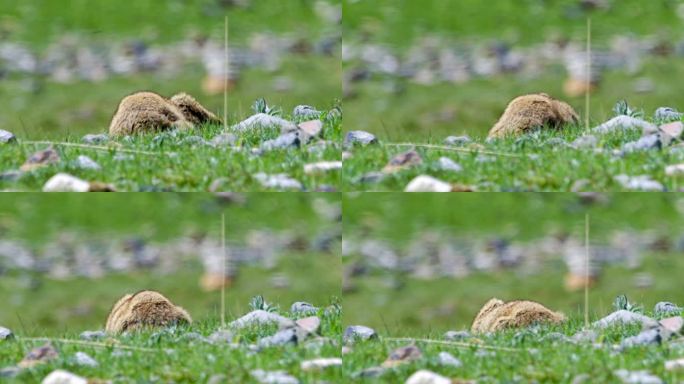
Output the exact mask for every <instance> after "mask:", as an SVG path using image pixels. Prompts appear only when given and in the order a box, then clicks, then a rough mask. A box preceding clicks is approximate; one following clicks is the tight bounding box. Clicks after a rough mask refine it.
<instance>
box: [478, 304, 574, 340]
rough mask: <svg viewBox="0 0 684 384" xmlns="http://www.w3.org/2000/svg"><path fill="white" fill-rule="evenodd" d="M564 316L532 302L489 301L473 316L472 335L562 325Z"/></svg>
mask: <svg viewBox="0 0 684 384" xmlns="http://www.w3.org/2000/svg"><path fill="white" fill-rule="evenodd" d="M563 321H565V315H563V314H562V313H559V312H553V311H551V310H550V309H548V308H546V307H544V306H543V305H541V304H539V303H535V302H534V301H509V302H508V303H504V302H503V301H501V300H499V299H490V300H489V301H488V302H487V304H485V305H484V307H482V309H480V312H479V313H478V314H477V316H475V320H473V325H472V327H471V330H472V332H473V333H487V332H496V331H501V330H504V329H508V328H525V327H528V326H530V325H532V324H535V323H555V324H558V323H562V322H563Z"/></svg>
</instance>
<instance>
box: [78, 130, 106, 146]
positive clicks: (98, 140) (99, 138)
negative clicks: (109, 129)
mask: <svg viewBox="0 0 684 384" xmlns="http://www.w3.org/2000/svg"><path fill="white" fill-rule="evenodd" d="M81 141H82V142H83V143H85V144H92V145H97V144H104V143H106V142H108V141H109V136H108V135H107V134H104V133H102V134H99V135H93V134H89V135H85V136H83V137H82V138H81Z"/></svg>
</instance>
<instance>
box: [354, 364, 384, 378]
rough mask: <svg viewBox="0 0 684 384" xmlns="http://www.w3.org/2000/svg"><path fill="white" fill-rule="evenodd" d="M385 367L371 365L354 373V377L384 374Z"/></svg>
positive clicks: (372, 376)
mask: <svg viewBox="0 0 684 384" xmlns="http://www.w3.org/2000/svg"><path fill="white" fill-rule="evenodd" d="M385 370H386V369H385V368H383V367H370V368H366V369H363V370H360V371H358V372H354V373H353V374H352V377H353V378H356V379H368V378H375V377H380V376H382V374H383V373H385Z"/></svg>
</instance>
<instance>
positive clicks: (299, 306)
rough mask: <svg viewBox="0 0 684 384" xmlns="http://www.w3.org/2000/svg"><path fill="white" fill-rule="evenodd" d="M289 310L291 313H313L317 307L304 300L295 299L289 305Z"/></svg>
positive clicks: (316, 310)
mask: <svg viewBox="0 0 684 384" xmlns="http://www.w3.org/2000/svg"><path fill="white" fill-rule="evenodd" d="M290 312H291V313H293V314H298V315H299V314H313V313H316V312H318V308H317V307H314V306H313V305H312V304H309V303H307V302H305V301H297V302H294V303H292V305H291V306H290Z"/></svg>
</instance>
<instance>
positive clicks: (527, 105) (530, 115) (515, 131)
mask: <svg viewBox="0 0 684 384" xmlns="http://www.w3.org/2000/svg"><path fill="white" fill-rule="evenodd" d="M578 120H579V116H578V115H577V113H576V112H575V110H574V109H573V108H572V107H571V106H570V105H569V104H567V103H565V102H562V101H559V100H556V99H554V98H552V97H551V96H549V95H547V94H545V93H539V94H533V95H525V96H520V97H517V98H515V99H513V101H511V102H510V103H509V104H508V106H507V107H506V110H505V111H504V113H503V115H501V118H500V119H499V121H498V122H497V123H496V125H494V127H493V128H492V129H491V130H490V131H489V137H495V138H500V137H506V136H515V135H521V134H524V133H527V132H529V131H531V130H532V129H535V128H540V127H544V126H550V127H554V128H558V127H560V126H562V125H565V124H570V123H576V122H577V121H578Z"/></svg>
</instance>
